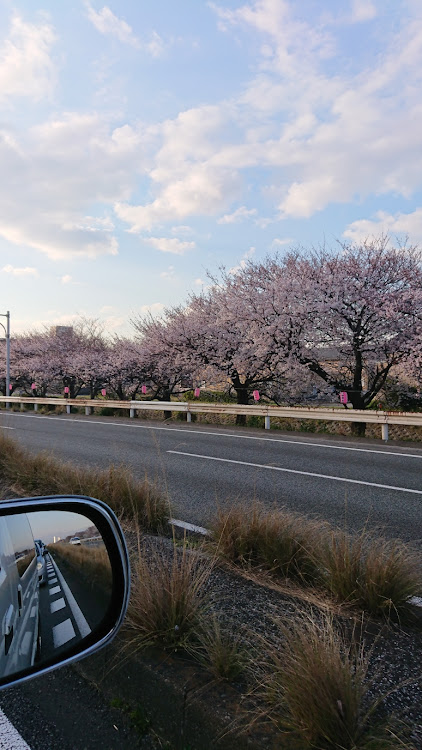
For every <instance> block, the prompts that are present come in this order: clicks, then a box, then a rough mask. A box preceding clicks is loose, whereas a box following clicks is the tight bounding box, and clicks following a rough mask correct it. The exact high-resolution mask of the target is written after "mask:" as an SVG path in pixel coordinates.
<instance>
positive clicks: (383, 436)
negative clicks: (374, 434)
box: [381, 423, 388, 442]
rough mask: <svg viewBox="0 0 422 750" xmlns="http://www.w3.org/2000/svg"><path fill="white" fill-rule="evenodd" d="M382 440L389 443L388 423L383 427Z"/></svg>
mask: <svg viewBox="0 0 422 750" xmlns="http://www.w3.org/2000/svg"><path fill="white" fill-rule="evenodd" d="M381 438H382V440H385V442H387V440H388V424H387V423H385V424H382V425H381Z"/></svg>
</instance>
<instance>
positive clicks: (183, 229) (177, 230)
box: [171, 224, 193, 235]
mask: <svg viewBox="0 0 422 750" xmlns="http://www.w3.org/2000/svg"><path fill="white" fill-rule="evenodd" d="M171 231H172V232H173V234H185V235H190V234H193V229H192V227H188V226H186V225H184V224H180V225H179V226H175V227H172V228H171Z"/></svg>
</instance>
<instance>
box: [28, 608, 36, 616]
mask: <svg viewBox="0 0 422 750" xmlns="http://www.w3.org/2000/svg"><path fill="white" fill-rule="evenodd" d="M37 610H38V607H32V609H31V614H30V615H29V616H30V617H35V615H36V613H37Z"/></svg>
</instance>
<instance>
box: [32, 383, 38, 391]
mask: <svg viewBox="0 0 422 750" xmlns="http://www.w3.org/2000/svg"><path fill="white" fill-rule="evenodd" d="M36 387H37V386H36V384H35V383H31V390H32V391H35V389H36Z"/></svg>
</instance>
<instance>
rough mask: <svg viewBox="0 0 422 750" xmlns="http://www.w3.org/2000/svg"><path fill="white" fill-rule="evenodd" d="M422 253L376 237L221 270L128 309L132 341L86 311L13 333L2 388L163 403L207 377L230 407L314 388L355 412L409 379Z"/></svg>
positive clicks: (417, 341) (280, 399) (421, 290)
mask: <svg viewBox="0 0 422 750" xmlns="http://www.w3.org/2000/svg"><path fill="white" fill-rule="evenodd" d="M421 261H422V257H421V254H420V252H419V251H418V249H417V248H415V247H410V246H408V245H404V246H397V247H394V246H392V245H391V243H390V242H389V240H388V238H386V237H384V236H382V237H380V238H377V239H374V240H370V241H367V242H364V243H362V244H360V245H348V244H339V245H338V247H337V248H336V249H335V250H330V249H326V248H322V249H318V250H311V251H304V250H297V251H291V252H289V253H287V254H286V255H284V256H283V257H278V256H273V257H268V258H267V259H266V260H265V261H263V262H253V261H249V262H247V263H246V264H244V265H243V266H242V267H241V268H240V269H238V270H237V271H236V272H227V271H225V270H224V269H223V270H221V271H220V273H219V275H218V277H217V278H211V279H210V286H209V288H208V290H207V291H206V292H203V293H202V294H192V295H191V296H190V298H189V300H188V302H187V304H186V305H184V306H180V307H174V308H170V309H168V310H166V312H165V314H164V315H163V316H162V318H160V319H154V318H153V317H144V318H142V317H137V318H135V319H134V320H133V321H132V322H133V326H134V337H133V339H132V340H129V339H121V338H115V339H113V340H111V341H110V340H107V339H106V338H105V336H104V334H103V331H102V330H101V328H100V327H99V325H98V323H97V322H95V321H88V320H81V321H80V322H79V324H78V325H77V326H75V327H74V328H73V330H71V331H67V332H66V331H65V332H64V333H63V334H62V335H58V334H56V333H53V332H44V333H29V334H26V335H24V336H21V337H19V338H17V339H15V340H14V341H13V347H12V382H13V388H14V389H16V388H23V389H26V390H28V389H30V388H31V386H32V384H35V386H36V393H37V394H38V395H41V394H46V393H47V392H49V393H50V392H60V391H63V388H64V387H68V388H69V393H70V396H71V397H75V396H76V395H77V394H78V392H79V391H80V390H81V388H82V387H85V388H89V391H90V394H91V396H92V397H95V396H96V395H97V394H98V393H99V391H100V390H101V389H102V388H107V392H108V393H109V394H113V395H115V396H116V397H118V398H119V399H132V398H134V397H136V395H137V394H138V393H139V392H140V391H141V387H142V385H144V384H146V385H147V387H148V394H149V396H150V397H151V398H159V399H162V400H169V399H170V396H171V395H172V394H177V393H180V392H181V391H183V390H184V389H186V388H187V387H192V386H195V385H196V384H198V383H199V382H202V381H206V382H207V383H209V384H213V385H219V386H225V385H227V387H229V388H230V389H231V390H232V391H233V392H235V393H236V396H237V401H238V403H240V404H247V403H249V402H250V400H251V398H252V392H253V391H254V390H259V392H260V394H261V395H262V396H264V397H267V398H269V399H271V400H272V401H274V402H275V403H286V402H292V401H298V400H300V399H301V398H302V397H303V395H304V394H306V393H307V394H309V393H310V392H311V390H312V389H313V390H314V392H315V391H316V390H318V391H324V389H325V390H328V391H330V390H331V392H339V391H345V392H347V394H348V399H349V402H350V403H351V404H352V406H353V407H354V408H357V409H365V408H367V407H368V406H369V405H370V403H371V402H372V401H373V400H374V398H375V397H376V396H377V395H378V394H379V393H380V391H382V389H383V388H385V385H386V382H387V379H388V378H391V376H392V375H394V374H396V375H397V373H398V372H400V373H401V377H403V374H405V376H406V377H408V378H410V379H412V378H413V379H416V381H417V380H418V379H419V372H420V365H421V359H422V346H421V343H422V262H421ZM0 385H1V383H0ZM3 389H4V384H3ZM3 393H4V390H3Z"/></svg>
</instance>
